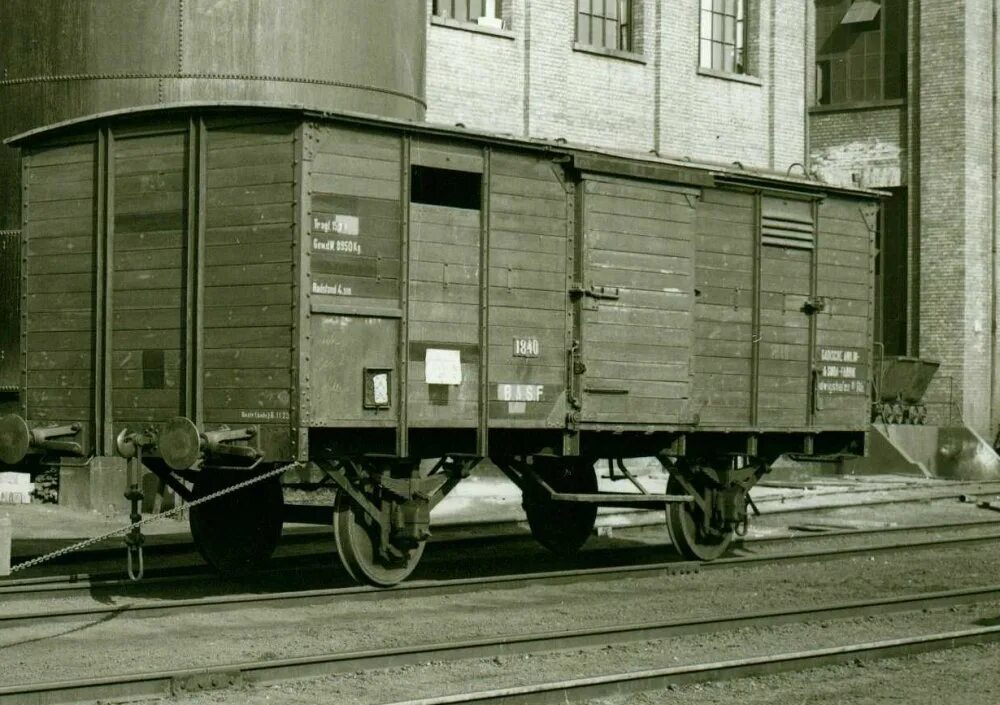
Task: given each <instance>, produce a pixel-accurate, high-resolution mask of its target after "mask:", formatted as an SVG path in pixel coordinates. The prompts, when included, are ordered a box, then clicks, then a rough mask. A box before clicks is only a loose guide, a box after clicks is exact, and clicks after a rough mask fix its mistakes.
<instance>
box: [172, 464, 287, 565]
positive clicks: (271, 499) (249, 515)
mask: <svg viewBox="0 0 1000 705" xmlns="http://www.w3.org/2000/svg"><path fill="white" fill-rule="evenodd" d="M250 477H251V476H250V475H249V474H247V473H237V472H231V471H223V470H213V469H211V468H208V469H205V470H202V471H201V472H200V473H199V474H198V477H197V479H196V480H195V482H194V499H200V498H202V497H205V496H207V495H210V494H212V493H213V492H218V491H219V490H221V489H225V488H226V487H231V486H233V485H235V484H237V483H239V482H242V481H244V480H247V479H249V478H250ZM283 508H284V499H283V497H282V493H281V481H280V480H279V479H278V478H277V477H272V478H269V479H267V480H263V481H261V482H258V483H256V484H254V485H250V486H248V487H244V488H243V489H239V490H236V491H235V492H233V493H231V494H227V495H223V496H221V497H219V498H218V499H213V500H210V501H208V502H206V503H205V504H199V505H198V506H195V507H191V510H190V515H189V522H190V525H191V537H192V538H193V539H194V545H195V547H196V548H197V549H198V553H200V554H201V556H202V558H204V559H205V561H206V562H208V563H209V564H210V565H211V566H213V567H214V568H216V569H217V570H219V571H221V572H223V573H242V572H245V571H247V570H250V569H252V568H256V567H259V566H260V565H262V564H263V563H265V562H266V561H267V560H268V559H269V558H270V557H271V554H272V553H274V549H275V548H277V546H278V540H279V539H280V538H281V526H282V512H283Z"/></svg>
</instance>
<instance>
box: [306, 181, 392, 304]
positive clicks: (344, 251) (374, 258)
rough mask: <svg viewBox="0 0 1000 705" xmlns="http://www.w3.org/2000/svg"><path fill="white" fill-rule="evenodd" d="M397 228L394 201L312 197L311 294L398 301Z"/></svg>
mask: <svg viewBox="0 0 1000 705" xmlns="http://www.w3.org/2000/svg"><path fill="white" fill-rule="evenodd" d="M400 223H401V219H400V211H399V203H398V202H397V201H387V200H384V199H376V198H360V197H355V196H339V195H334V194H322V193H317V194H313V196H312V215H311V220H310V221H309V222H308V229H307V233H306V234H307V237H308V238H309V239H310V241H311V245H312V247H311V252H312V256H311V259H310V263H311V264H310V271H311V273H312V285H311V288H312V293H313V294H318V295H321V296H330V297H337V298H345V297H354V298H357V297H361V298H376V299H393V300H395V299H398V297H399V272H400V260H399V254H400Z"/></svg>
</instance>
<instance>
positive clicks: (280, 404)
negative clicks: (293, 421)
mask: <svg viewBox="0 0 1000 705" xmlns="http://www.w3.org/2000/svg"><path fill="white" fill-rule="evenodd" d="M294 129H295V128H294V125H292V124H288V123H267V124H259V125H258V124H246V125H239V124H236V125H228V126H211V127H210V129H209V130H208V134H207V146H206V165H205V203H204V206H203V207H204V219H205V231H204V244H203V247H202V253H203V257H202V272H203V274H202V276H203V293H202V311H201V323H202V345H203V351H202V368H203V380H202V385H203V392H202V404H203V409H204V415H205V421H206V423H209V424H213V423H228V424H244V425H245V424H247V423H261V422H264V423H273V424H277V425H284V426H287V423H288V418H289V410H290V404H291V395H290V390H291V380H290V376H289V370H290V369H293V361H292V353H291V350H292V347H293V341H292V310H293V307H292V303H293V302H292V296H293V294H292V285H291V283H292V280H293V276H294V274H293V272H294V270H293V267H292V254H293V244H294V243H293V231H292V227H293V222H294V204H295V203H296V200H297V198H296V195H295V185H294V183H293V173H294V172H293V165H294V161H295V152H294V150H295V142H294ZM237 380H238V381H239V383H235V381H237Z"/></svg>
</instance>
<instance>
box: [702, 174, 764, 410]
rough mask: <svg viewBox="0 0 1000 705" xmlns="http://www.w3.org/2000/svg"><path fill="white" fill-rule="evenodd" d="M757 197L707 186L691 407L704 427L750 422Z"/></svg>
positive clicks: (704, 205) (703, 196)
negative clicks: (755, 202)
mask: <svg viewBox="0 0 1000 705" xmlns="http://www.w3.org/2000/svg"><path fill="white" fill-rule="evenodd" d="M754 201H755V199H754V196H753V194H750V193H741V192H728V191H722V190H719V189H705V190H704V192H703V193H702V197H701V200H700V202H699V205H698V217H697V224H696V235H695V288H696V290H697V292H698V295H697V297H696V298H695V307H694V315H695V339H694V370H693V374H692V393H691V394H692V401H693V405H692V408H693V411H694V412H695V413H697V414H698V420H699V422H700V423H701V424H702V425H705V426H712V425H723V426H726V425H740V424H747V423H749V422H750V405H751V396H750V395H751V392H752V390H751V385H750V375H751V371H752V364H751V352H752V346H751V338H752V336H753V331H752V325H753V305H754V294H753V289H754V240H755V238H756V237H757V229H756V218H755V204H754Z"/></svg>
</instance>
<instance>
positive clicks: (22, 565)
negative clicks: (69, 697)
mask: <svg viewBox="0 0 1000 705" xmlns="http://www.w3.org/2000/svg"><path fill="white" fill-rule="evenodd" d="M298 465H299V463H289V464H288V465H283V466H281V467H279V468H275V469H274V470H271V471H269V472H266V473H264V474H263V475H256V476H255V477H252V478H250V479H249V480H244V481H243V482H240V483H238V484H235V485H232V486H231V487H224V488H223V489H221V490H219V491H217V492H213V493H212V494H207V495H205V496H204V497H200V498H198V499H196V500H194V501H193V502H188V503H186V504H181V505H178V506H176V507H174V508H173V509H170V510H168V511H165V512H161V513H159V514H154V515H153V516H148V517H146V518H145V519H142V520H140V521H137V522H134V523H132V524H129V525H128V526H123V527H120V528H118V529H115V530H114V531H109V532H108V533H106V534H103V535H101V536H95V537H94V538H90V539H87V540H85V541H81V542H79V543H75V544H73V545H71V546H65V547H64V548H60V549H58V550H56V551H52V552H51V553H46V554H45V555H43V556H38V557H37V558H32V559H31V560H30V561H24V562H23V563H18V564H17V565H15V566H11V569H10V572H11V573H15V572H17V571H19V570H26V569H28V568H33V567H34V566H36V565H39V564H41V563H45V562H46V561H50V560H52V559H53V558H58V557H59V556H65V555H66V554H67V553H73V552H74V551H79V550H81V549H83V548H87V547H88V546H93V545H94V544H97V543H100V542H101V541H105V540H107V539H110V538H114V537H115V536H118V535H120V534H125V533H128V532H129V531H131V530H132V529H137V528H139V527H142V526H146V525H147V524H152V523H153V522H154V521H159V520H161V519H167V518H169V517H172V516H174V515H176V514H180V513H181V512H183V511H184V510H185V509H190V508H191V507H196V506H198V505H199V504H205V502H211V501H212V500H213V499H218V498H219V497H222V496H223V495H227V494H231V493H233V492H237V491H239V490H241V489H243V488H245V487H249V486H250V485H254V484H257V483H258V482H263V481H264V480H267V479H268V478H271V477H275V476H277V475H281V474H283V473H285V472H287V471H288V470H291V469H292V468H294V467H296V466H298ZM208 472H211V471H208Z"/></svg>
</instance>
